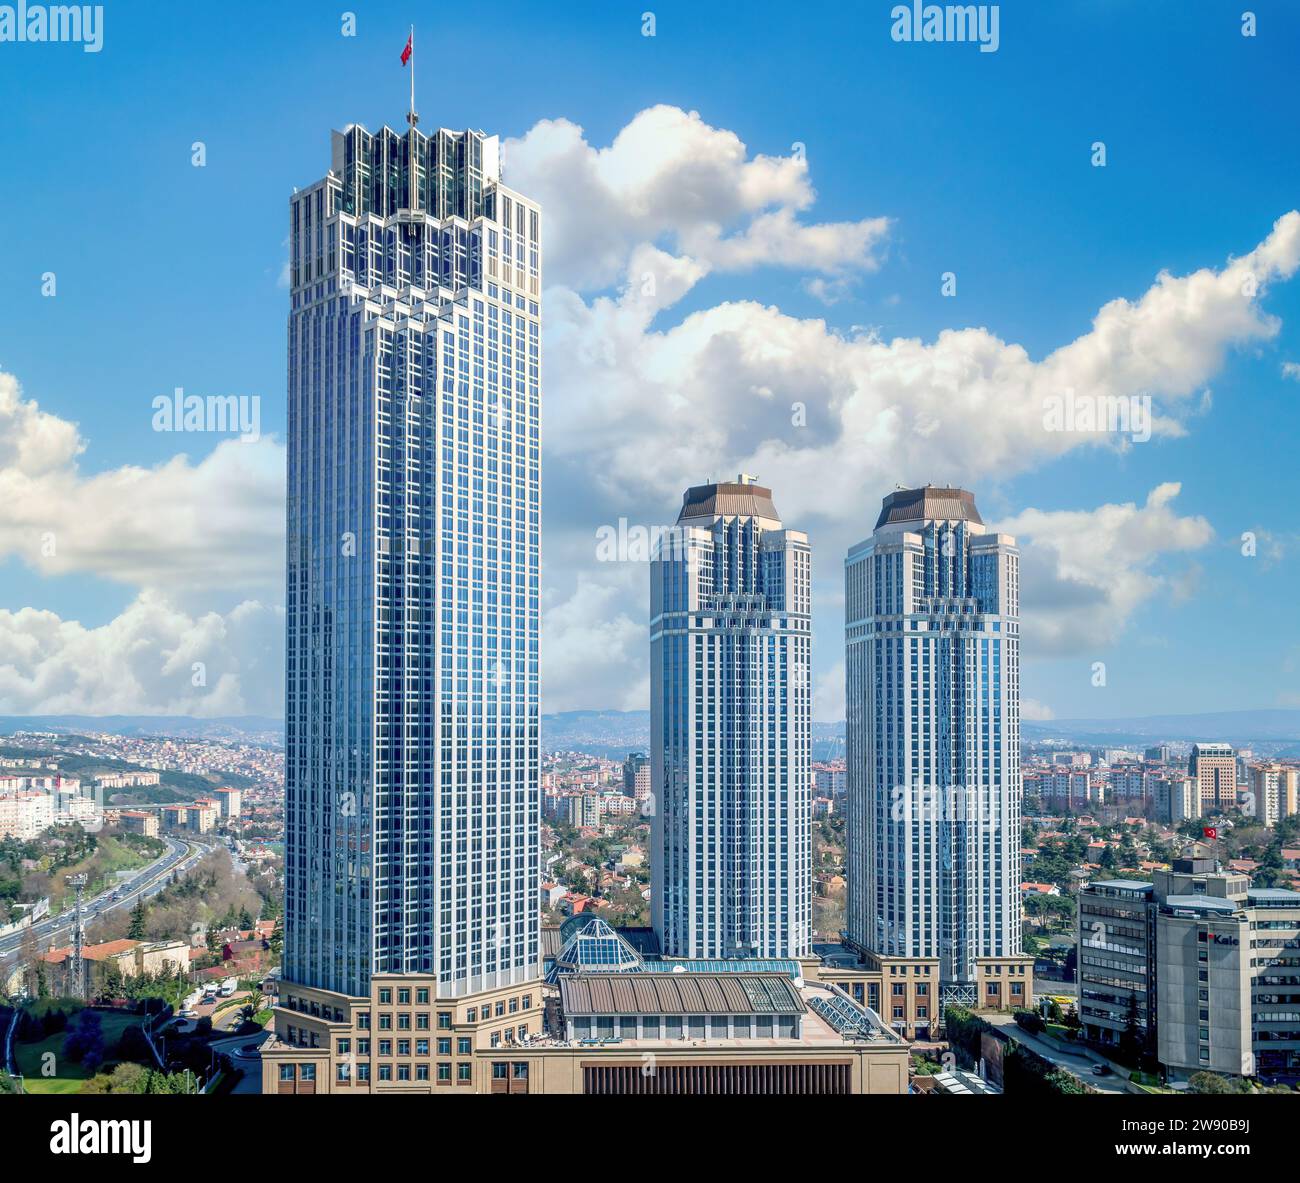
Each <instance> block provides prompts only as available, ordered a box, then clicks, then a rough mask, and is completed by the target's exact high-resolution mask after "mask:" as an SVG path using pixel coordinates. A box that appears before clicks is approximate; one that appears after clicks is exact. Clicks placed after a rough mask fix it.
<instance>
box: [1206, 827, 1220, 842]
mask: <svg viewBox="0 0 1300 1183" xmlns="http://www.w3.org/2000/svg"><path fill="white" fill-rule="evenodd" d="M1205 836H1206V837H1207V838H1208V839H1210V841H1211V842H1213V841H1214V839H1216V838H1217V837H1218V836H1219V831H1218V830H1217V829H1216V828H1215V827H1214V826H1206V827H1205Z"/></svg>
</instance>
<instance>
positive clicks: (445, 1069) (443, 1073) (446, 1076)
mask: <svg viewBox="0 0 1300 1183" xmlns="http://www.w3.org/2000/svg"><path fill="white" fill-rule="evenodd" d="M438 1079H439V1080H440V1081H443V1082H445V1083H450V1082H451V1065H450V1064H439V1065H438Z"/></svg>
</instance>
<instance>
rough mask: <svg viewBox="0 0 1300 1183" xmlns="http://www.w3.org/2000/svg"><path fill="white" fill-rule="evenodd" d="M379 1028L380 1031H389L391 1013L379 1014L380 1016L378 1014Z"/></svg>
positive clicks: (391, 1018)
mask: <svg viewBox="0 0 1300 1183" xmlns="http://www.w3.org/2000/svg"><path fill="white" fill-rule="evenodd" d="M379 1029H380V1030H381V1031H391V1030H392V1029H393V1016H392V1015H380V1016H379Z"/></svg>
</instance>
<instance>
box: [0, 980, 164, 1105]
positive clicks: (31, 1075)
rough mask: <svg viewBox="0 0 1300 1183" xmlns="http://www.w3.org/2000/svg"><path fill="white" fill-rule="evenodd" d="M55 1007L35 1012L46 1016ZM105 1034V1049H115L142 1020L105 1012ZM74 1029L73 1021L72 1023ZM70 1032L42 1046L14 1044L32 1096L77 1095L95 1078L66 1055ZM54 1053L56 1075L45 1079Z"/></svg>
mask: <svg viewBox="0 0 1300 1183" xmlns="http://www.w3.org/2000/svg"><path fill="white" fill-rule="evenodd" d="M51 1005H53V1004H51V1003H48V1002H47V1003H44V1004H40V1003H38V1004H37V1005H36V1007H34V1008H33V1009H34V1010H35V1011H36V1013H38V1014H43V1013H44V1012H45V1011H46V1010H48V1009H50V1006H51ZM99 1017H100V1022H101V1023H102V1025H103V1030H104V1046H105V1048H109V1049H111V1048H112V1046H113V1045H114V1044H115V1043H116V1042H117V1041H118V1040H119V1039H121V1038H122V1032H123V1031H125V1030H126V1029H127V1028H128V1027H134V1026H138V1025H139V1022H140V1016H139V1015H134V1014H122V1015H115V1014H109V1013H107V1012H105V1011H100V1012H99ZM69 1025H71V1021H69ZM67 1037H68V1033H67V1032H66V1031H56V1032H55V1033H54V1034H53V1035H51V1036H50V1037H49V1038H48V1039H42V1040H41V1041H40V1042H39V1043H20V1042H18V1041H15V1042H14V1058H15V1059H16V1060H17V1061H18V1071H19V1072H21V1073H22V1077H23V1088H24V1089H25V1090H26V1091H27V1092H29V1093H76V1092H79V1091H80V1090H81V1086H82V1083H83V1082H84V1081H86V1080H88V1079H90V1077H91V1076H92V1075H94V1074H93V1073H91V1072H88V1071H86V1068H85V1066H84V1065H82V1064H76V1063H74V1062H73V1061H71V1060H69V1059H68V1058H67V1057H66V1056H65V1055H64V1054H63V1041H64V1040H65V1039H67ZM47 1053H52V1058H51V1059H50V1060H49V1064H50V1065H51V1066H52V1068H53V1071H54V1075H53V1076H46V1075H44V1073H45V1071H46V1059H45V1057H46V1054H47Z"/></svg>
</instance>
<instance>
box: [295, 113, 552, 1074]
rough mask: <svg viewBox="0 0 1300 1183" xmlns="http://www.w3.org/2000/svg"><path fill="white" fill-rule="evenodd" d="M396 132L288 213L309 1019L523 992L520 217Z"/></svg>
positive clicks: (299, 909) (525, 314) (526, 414)
mask: <svg viewBox="0 0 1300 1183" xmlns="http://www.w3.org/2000/svg"><path fill="white" fill-rule="evenodd" d="M416 122H417V121H416V120H415V119H414V118H412V119H411V127H410V129H409V130H408V131H406V132H400V133H399V132H396V131H393V130H391V129H390V128H387V127H385V128H384V129H383V130H382V131H379V132H376V133H374V134H371V133H369V132H367V131H366V130H365V129H364V128H362V127H360V126H358V125H355V124H354V125H351V126H349V127H348V128H347V129H346V130H344V131H342V132H335V133H334V134H333V158H332V164H331V168H330V170H329V172H328V173H327V175H326V176H325V177H324V178H323V179H322V180H320V181H318V182H317V183H316V184H314V185H311V186H309V187H307V188H304V189H302V190H299V191H296V192H295V193H294V195H293V197H292V198H291V201H290V213H291V218H290V228H291V293H292V296H291V312H290V316H289V351H288V354H289V381H288V538H287V568H288V569H287V599H286V634H287V638H286V639H287V689H286V744H287V759H286V819H285V820H286V834H285V838H286V851H285V938H284V976H285V979H286V993H287V994H288V995H289V997H290V1002H289V1003H288V1005H289V1006H291V1007H292V1006H294V1001H297V1002H301V1003H302V1006H301V1007H300V1008H295V1009H302V1010H309V1011H310V1013H311V1014H313V1015H314V1014H316V1012H317V1007H318V1004H319V1005H320V1007H321V1009H322V1010H323V1011H324V1012H325V1013H327V1014H330V1013H334V1014H336V1015H342V1014H343V1008H342V1006H341V1004H340V1002H339V1000H338V998H337V997H333V998H331V997H330V996H327V995H325V994H323V993H322V992H332V994H333V995H341V996H346V997H350V998H361V999H363V1000H364V999H368V998H369V996H370V993H371V983H372V979H373V978H375V977H377V976H379V975H410V974H415V975H425V980H424V981H422V982H421V985H420V990H419V992H420V993H421V994H423V995H424V997H425V1000H426V1002H427V1000H428V997H429V994H430V990H432V992H433V997H434V999H435V1002H436V1001H438V1000H444V999H457V998H464V997H469V996H472V995H474V994H476V993H479V992H483V991H493V990H500V989H504V988H507V987H511V986H515V985H518V984H521V983H529V982H533V981H535V980H536V979H537V978H538V976H539V935H538V924H539V919H538V917H539V901H538V871H537V868H538V861H539V859H538V851H539V840H540V819H539V812H538V811H539V797H538V730H537V729H538V559H539V556H538V535H539V523H540V512H541V506H540V489H539V448H540V443H539V404H540V397H541V389H540V377H539V367H540V364H541V358H540V352H541V336H540V332H541V329H540V307H539V301H540V284H541V255H540V228H539V218H540V213H539V210H538V208H537V206H536V204H535V203H533V202H531V201H529V200H528V199H527V198H525V197H522V196H520V195H519V194H517V193H514V192H512V191H511V190H510V189H508V188H506V187H505V186H504V185H503V184H502V181H501V176H500V167H499V151H498V143H497V139H496V137H495V136H486V135H484V134H483V133H482V132H477V131H448V130H445V129H443V130H439V131H436V132H433V133H431V134H429V135H425V134H424V133H422V132H421V131H419V130H418V128H417V127H416V126H415V124H416ZM296 987H306V988H309V990H308V992H304V993H301V994H300V995H299V994H296V993H295V989H296ZM405 993H409V990H408V991H405ZM309 1004H310V1005H309ZM511 1009H512V1010H513V1009H514V1007H512V1008H511ZM366 1013H367V1015H368V1013H369V1012H368V1011H367V1012H366ZM486 1013H487V1012H486V1009H485V1010H484V1014H485V1015H486ZM408 1017H409V1016H408ZM426 1018H427V1015H426ZM289 1030H290V1031H291V1032H293V1031H294V1028H293V1027H290V1028H289ZM303 1030H304V1031H305V1030H307V1028H306V1027H304V1028H303ZM312 1038H313V1041H314V1039H315V1033H314V1030H313V1035H312ZM345 1042H346V1041H345ZM366 1042H367V1043H368V1040H366ZM422 1042H423V1043H424V1044H425V1045H426V1046H427V1044H428V1040H427V1039H426V1040H423V1041H422ZM313 1046H315V1044H314V1042H313ZM424 1070H425V1071H426V1072H427V1065H426V1066H425V1069H424ZM407 1071H408V1072H409V1067H408V1069H407ZM367 1072H368V1067H367ZM341 1079H342V1078H340V1080H341ZM354 1079H355V1078H354ZM367 1079H369V1077H367ZM381 1079H382V1077H381ZM420 1079H428V1077H427V1075H425V1076H424V1077H421V1078H420ZM343 1083H346V1082H343Z"/></svg>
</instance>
